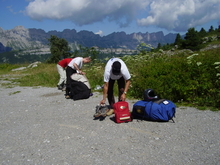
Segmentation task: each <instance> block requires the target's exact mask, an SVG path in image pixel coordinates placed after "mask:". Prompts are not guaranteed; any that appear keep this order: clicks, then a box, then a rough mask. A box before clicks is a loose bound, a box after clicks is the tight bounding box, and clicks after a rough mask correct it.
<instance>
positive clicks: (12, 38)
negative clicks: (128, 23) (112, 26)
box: [0, 26, 176, 50]
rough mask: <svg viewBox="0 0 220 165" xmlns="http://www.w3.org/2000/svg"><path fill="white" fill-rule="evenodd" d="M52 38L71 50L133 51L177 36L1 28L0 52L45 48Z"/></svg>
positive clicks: (158, 33)
mask: <svg viewBox="0 0 220 165" xmlns="http://www.w3.org/2000/svg"><path fill="white" fill-rule="evenodd" d="M51 35H55V36H57V37H59V38H64V39H65V40H67V41H68V43H69V45H70V46H71V48H72V49H75V48H76V47H77V45H81V46H83V47H92V46H96V47H100V48H123V49H131V50H134V49H136V47H137V45H138V44H139V43H141V42H143V43H146V44H150V45H152V46H154V47H157V45H158V43H161V44H167V43H173V42H174V40H175V38H176V34H172V33H170V34H167V35H164V33H163V32H162V31H160V32H155V33H148V32H146V33H132V34H126V33H125V32H114V33H112V34H109V35H107V36H103V37H101V36H100V35H98V34H94V33H93V32H90V31H85V30H83V31H79V32H77V31H76V30H75V29H65V30H63V31H62V32H59V31H49V32H45V31H44V30H42V29H35V28H32V29H25V28H24V27H23V26H17V27H15V28H13V29H11V30H3V29H2V28H0V43H2V45H1V44H0V50H4V48H5V47H9V48H12V50H21V49H36V48H48V38H50V36H51Z"/></svg>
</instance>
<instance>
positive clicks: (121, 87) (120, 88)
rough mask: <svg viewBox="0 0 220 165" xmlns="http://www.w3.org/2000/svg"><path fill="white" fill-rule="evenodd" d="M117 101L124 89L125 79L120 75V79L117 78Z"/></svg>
mask: <svg viewBox="0 0 220 165" xmlns="http://www.w3.org/2000/svg"><path fill="white" fill-rule="evenodd" d="M117 82H118V101H121V100H120V98H121V95H122V94H123V92H124V90H125V79H124V77H121V78H120V79H118V81H117Z"/></svg>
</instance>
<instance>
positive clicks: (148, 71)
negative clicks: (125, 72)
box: [0, 28, 220, 110]
mask: <svg viewBox="0 0 220 165" xmlns="http://www.w3.org/2000/svg"><path fill="white" fill-rule="evenodd" d="M210 29H212V28H210ZM201 31H203V30H202V29H201ZM203 32H204V31H203ZM194 33H195V34H196V35H194ZM219 33H220V31H219V28H218V29H215V30H214V29H212V30H210V31H209V32H206V33H205V34H203V35H202V34H201V32H196V31H195V29H189V30H188V33H186V36H187V37H186V38H184V39H182V38H179V35H177V39H176V42H175V43H174V44H171V45H160V44H158V48H156V49H152V48H149V46H148V45H146V44H143V43H142V44H141V45H139V47H138V49H139V52H140V53H139V54H137V55H126V56H123V57H120V58H121V59H122V60H124V61H125V63H126V64H127V66H128V68H129V71H130V73H131V75H132V83H131V86H130V89H129V92H128V97H130V98H135V99H142V98H143V91H144V90H145V89H147V88H152V89H154V90H155V92H156V93H157V94H158V95H159V97H161V98H166V99H169V100H172V101H173V102H175V103H176V104H177V105H186V106H194V107H196V108H198V109H203V110H205V109H211V110H219V109H220V40H219V36H220V34H219ZM189 36H190V37H189ZM192 36H196V37H198V38H197V39H195V38H193V37H192ZM201 36H202V37H201ZM191 40H193V41H196V44H195V43H194V42H191ZM190 43H191V44H190ZM192 43H193V44H194V45H193V47H192V46H191V45H192ZM53 49H54V47H53ZM149 49H150V51H149ZM92 51H93V50H92ZM89 52H90V51H89V50H88V54H89ZM88 54H84V55H83V56H87V55H88ZM59 55H60V54H59ZM96 55H97V54H96V53H95V52H93V62H92V63H90V64H86V65H84V66H83V70H84V71H85V72H86V76H87V78H88V79H89V81H90V84H91V87H92V90H93V91H94V89H95V87H96V86H97V85H99V86H102V85H103V72H104V67H105V62H106V61H107V60H108V58H106V59H104V60H99V59H97V58H96ZM65 56H66V54H65ZM59 58H61V57H59ZM59 58H57V57H56V58H50V60H49V63H48V61H47V63H41V64H39V65H38V67H35V68H32V69H27V70H21V71H14V72H12V71H11V70H12V69H13V68H16V67H19V66H20V65H15V64H1V65H0V75H5V74H13V75H20V76H18V78H17V79H13V80H12V81H13V82H17V83H19V85H20V86H44V87H56V84H57V82H58V79H59V75H58V73H57V69H56V63H55V62H56V61H57V60H58V59H59ZM54 60H55V61H54ZM52 61H53V62H52ZM25 65H28V64H23V66H25ZM1 77H2V76H1ZM99 91H100V92H101V90H99Z"/></svg>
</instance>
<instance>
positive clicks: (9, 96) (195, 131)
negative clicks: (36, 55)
mask: <svg viewBox="0 0 220 165" xmlns="http://www.w3.org/2000/svg"><path fill="white" fill-rule="evenodd" d="M63 94H64V93H63V92H61V91H58V90H57V89H56V88H43V87H39V88H32V87H13V88H3V87H1V88H0V97H1V98H0V104H1V106H0V112H1V115H0V164H2V165H26V164H27V165H30V164H31V165H32V164H37V165H43V164H45V165H46V164H47V165H48V164H60V165H68V164H70V165H72V164H74V165H75V164H76V165H86V164H96V165H97V164H100V165H101V164H105V165H108V164H109V165H112V164H114V165H125V164H131V165H134V164H135V165H136V164H140V165H143V164H149V165H151V164H152V165H157V164H158V165H161V164H163V165H168V164H169V165H170V164H178V165H195V164H198V165H203V164H204V165H207V164H212V165H219V164H220V148H219V146H220V138H219V137H220V122H219V121H220V112H211V111H199V110H196V109H195V108H189V107H182V108H177V112H176V118H175V123H172V122H167V123H158V122H147V121H137V120H134V121H133V122H130V123H122V124H116V123H115V122H114V121H113V120H112V117H113V116H114V115H112V116H108V117H106V118H105V120H103V121H99V120H93V114H94V112H95V106H96V105H97V104H98V103H99V102H100V100H101V96H100V95H99V94H98V93H94V95H93V96H92V97H90V98H89V99H87V100H79V101H73V100H66V99H64V95H63ZM127 101H128V102H129V105H130V109H132V106H133V104H134V102H135V101H132V100H127Z"/></svg>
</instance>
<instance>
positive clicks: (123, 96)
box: [120, 93, 126, 101]
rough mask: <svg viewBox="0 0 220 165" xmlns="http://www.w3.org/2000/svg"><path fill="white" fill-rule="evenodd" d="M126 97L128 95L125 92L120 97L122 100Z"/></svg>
mask: <svg viewBox="0 0 220 165" xmlns="http://www.w3.org/2000/svg"><path fill="white" fill-rule="evenodd" d="M125 99H126V95H125V93H123V94H122V95H121V97H120V100H121V101H125Z"/></svg>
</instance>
